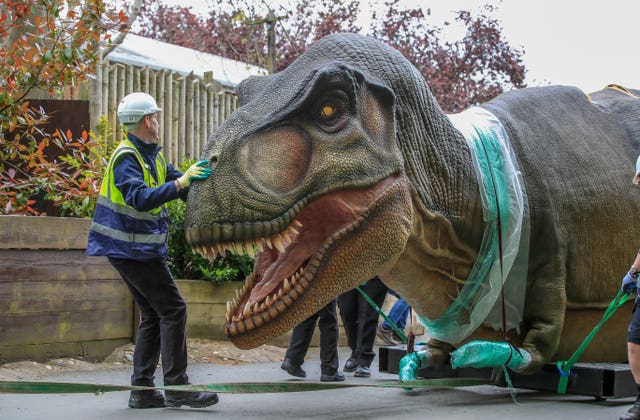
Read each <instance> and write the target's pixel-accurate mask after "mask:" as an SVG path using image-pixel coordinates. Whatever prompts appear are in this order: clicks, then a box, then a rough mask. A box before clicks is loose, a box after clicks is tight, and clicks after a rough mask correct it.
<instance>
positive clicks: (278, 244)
mask: <svg viewBox="0 0 640 420" xmlns="http://www.w3.org/2000/svg"><path fill="white" fill-rule="evenodd" d="M281 238H282V237H281V236H280V235H274V236H273V238H272V240H271V242H272V243H273V246H275V247H276V249H277V250H278V252H280V253H283V252H284V245H283V244H282V241H281Z"/></svg>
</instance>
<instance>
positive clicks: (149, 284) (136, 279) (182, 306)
mask: <svg viewBox="0 0 640 420" xmlns="http://www.w3.org/2000/svg"><path fill="white" fill-rule="evenodd" d="M109 262H110V263H111V265H113V266H114V267H115V269H116V270H118V272H119V273H120V275H121V276H122V278H123V280H124V282H125V283H126V284H127V287H128V288H129V290H130V291H131V294H132V295H133V298H134V300H135V301H136V304H137V305H138V308H139V309H140V318H141V319H140V326H139V327H138V335H137V338H136V346H135V352H134V355H133V375H131V385H140V386H155V384H154V374H155V370H156V367H157V366H158V359H159V358H160V357H162V370H163V375H164V385H182V384H186V383H188V382H189V378H188V376H187V336H186V326H187V305H186V303H185V301H184V299H183V298H182V295H181V294H180V291H179V290H178V287H177V286H176V284H175V281H174V280H173V277H172V276H171V272H170V271H169V268H168V267H167V265H166V263H165V262H164V261H145V262H141V261H134V260H125V259H116V258H109Z"/></svg>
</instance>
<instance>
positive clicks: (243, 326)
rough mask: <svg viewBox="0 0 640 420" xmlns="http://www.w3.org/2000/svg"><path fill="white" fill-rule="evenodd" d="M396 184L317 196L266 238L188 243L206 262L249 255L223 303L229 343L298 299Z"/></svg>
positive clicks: (386, 182)
mask: <svg viewBox="0 0 640 420" xmlns="http://www.w3.org/2000/svg"><path fill="white" fill-rule="evenodd" d="M397 180H398V177H396V176H391V177H388V178H385V179H384V180H382V181H380V182H378V183H377V184H375V185H374V186H372V187H369V188H366V189H357V190H343V191H335V192H330V193H326V194H324V195H321V196H319V197H317V198H315V199H314V200H313V201H311V202H310V203H308V204H307V205H305V206H304V207H302V208H301V209H300V210H299V212H298V214H297V216H296V217H295V218H292V221H291V222H290V224H289V225H288V226H286V228H285V229H283V230H282V231H281V232H279V233H276V234H273V235H270V236H267V237H259V238H256V239H249V240H242V241H226V242H214V243H211V244H199V245H194V246H193V248H194V250H195V251H196V252H198V253H199V254H201V255H203V256H205V257H206V258H208V259H211V260H212V259H213V258H215V256H216V254H217V253H222V252H225V250H231V251H232V252H246V253H247V254H249V255H250V256H255V265H254V270H253V273H252V274H251V275H250V276H249V277H248V278H247V279H246V281H245V283H244V285H243V287H242V288H240V289H238V290H236V296H235V298H234V299H232V300H231V301H229V302H227V312H226V322H225V324H224V331H225V334H227V336H229V337H230V338H232V339H233V337H235V336H239V335H244V334H247V333H250V332H252V331H253V330H256V329H258V328H260V327H262V326H264V325H265V324H268V323H273V321H275V320H276V319H278V318H279V317H281V315H282V314H284V313H286V312H287V310H288V308H290V307H291V306H293V305H294V304H296V303H298V302H299V301H301V300H304V299H303V298H304V297H305V295H309V294H310V290H311V289H313V287H312V286H313V285H314V284H315V283H316V282H317V279H318V275H319V273H320V272H321V271H322V269H323V265H324V264H325V259H326V258H327V254H328V253H329V252H330V250H331V249H332V248H333V247H335V246H336V244H337V243H339V241H340V240H341V239H343V238H344V237H346V236H348V235H349V234H350V233H351V232H353V231H355V230H357V229H359V228H360V226H361V225H362V224H363V223H365V220H366V219H367V216H368V211H369V209H370V208H371V207H372V206H373V205H374V204H375V203H376V201H377V200H378V199H379V198H380V197H383V196H384V195H385V192H386V191H387V190H388V189H390V188H391V187H392V186H393V184H394V183H396V182H397ZM254 248H255V249H256V250H257V253H255V254H254ZM347 252H348V251H347ZM353 287H355V286H350V287H348V288H347V289H346V290H349V289H351V288H353ZM333 292H336V291H335V290H334V291H333ZM339 293H340V292H339V291H338V293H336V295H337V294H339ZM314 294H316V295H317V291H316V293H314ZM316 297H317V296H316ZM316 297H314V300H316ZM312 313H313V312H312ZM309 315H310V314H309ZM285 331H286V329H284V331H282V332H285Z"/></svg>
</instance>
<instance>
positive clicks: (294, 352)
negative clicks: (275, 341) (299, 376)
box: [284, 312, 320, 366]
mask: <svg viewBox="0 0 640 420" xmlns="http://www.w3.org/2000/svg"><path fill="white" fill-rule="evenodd" d="M319 314H320V313H319V312H316V313H315V314H313V315H311V316H310V317H309V318H307V319H305V320H304V321H302V322H301V323H299V324H298V325H296V326H295V327H294V328H293V330H292V331H291V341H290V342H289V347H288V348H287V352H286V353H285V356H284V357H285V359H289V360H290V361H291V362H293V363H294V364H295V365H296V366H301V365H302V364H303V363H304V358H305V356H306V355H307V350H308V349H309V344H311V339H312V337H313V330H314V329H315V327H316V321H317V320H318V317H319V316H320V315H319Z"/></svg>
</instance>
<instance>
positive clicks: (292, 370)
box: [280, 359, 307, 378]
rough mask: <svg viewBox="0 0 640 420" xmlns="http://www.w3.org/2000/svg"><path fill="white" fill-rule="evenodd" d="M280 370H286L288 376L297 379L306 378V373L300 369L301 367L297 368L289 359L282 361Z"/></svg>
mask: <svg viewBox="0 0 640 420" xmlns="http://www.w3.org/2000/svg"><path fill="white" fill-rule="evenodd" d="M280 369H282V370H286V371H287V373H288V374H289V375H292V376H297V377H298V378H306V377H307V372H305V371H304V369H302V367H301V366H297V365H295V364H293V362H291V360H289V359H284V361H283V362H282V365H281V366H280Z"/></svg>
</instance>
